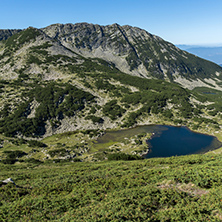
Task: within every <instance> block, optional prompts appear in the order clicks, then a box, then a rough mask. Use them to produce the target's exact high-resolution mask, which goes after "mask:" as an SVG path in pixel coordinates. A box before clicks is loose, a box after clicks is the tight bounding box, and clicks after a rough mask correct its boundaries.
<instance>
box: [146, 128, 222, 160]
mask: <svg viewBox="0 0 222 222" xmlns="http://www.w3.org/2000/svg"><path fill="white" fill-rule="evenodd" d="M148 144H149V147H150V151H149V153H148V154H146V155H145V158H152V157H170V156H181V155H189V154H195V153H204V152H206V151H209V150H211V149H216V148H219V147H220V146H221V143H220V142H219V141H218V140H217V139H216V138H215V137H213V136H209V135H205V134H200V133H195V132H192V131H191V130H189V129H188V128H187V127H173V126H162V127H161V128H160V130H159V131H158V133H156V134H155V135H154V136H153V137H152V138H151V139H149V140H148Z"/></svg>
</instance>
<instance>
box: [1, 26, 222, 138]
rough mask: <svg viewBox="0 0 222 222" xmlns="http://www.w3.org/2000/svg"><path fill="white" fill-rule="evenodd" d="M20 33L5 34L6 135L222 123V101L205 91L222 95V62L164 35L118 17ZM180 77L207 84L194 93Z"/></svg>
mask: <svg viewBox="0 0 222 222" xmlns="http://www.w3.org/2000/svg"><path fill="white" fill-rule="evenodd" d="M15 32H16V33H15V34H13V35H11V34H10V33H12V31H10V30H8V31H7V32H6V33H7V35H6V37H5V39H4V40H2V41H0V78H1V81H0V89H1V91H0V93H1V95H0V96H1V97H0V101H1V108H0V117H1V119H0V132H1V133H3V134H4V135H5V136H12V137H15V136H16V137H26V138H32V137H41V138H42V137H46V136H50V135H53V134H56V133H62V132H67V131H75V130H89V129H91V130H98V129H100V130H101V129H102V130H105V129H108V128H112V129H113V128H124V127H125V128H126V127H132V126H135V125H137V124H151V123H170V124H184V125H189V126H190V127H191V128H193V129H204V128H205V127H206V126H208V129H209V128H210V127H213V129H219V128H220V125H219V124H220V119H219V111H220V108H221V106H220V100H214V99H212V98H211V97H210V95H211V94H210V95H203V93H205V92H206V93H207V94H209V92H210V93H211V92H212V93H213V94H217V95H216V96H220V92H219V91H215V89H221V88H220V83H221V80H220V78H221V71H222V68H221V67H220V66H217V65H216V64H214V63H211V62H208V61H206V60H203V59H200V58H198V57H196V56H193V55H191V54H189V53H187V52H185V51H182V50H180V49H178V48H177V47H175V46H174V45H172V44H171V43H168V42H166V41H164V40H163V39H161V38H160V37H157V36H154V35H151V34H149V33H148V32H146V31H145V30H142V29H139V28H135V27H131V26H119V25H118V24H113V25H110V26H99V25H92V24H87V23H81V24H74V25H73V24H66V25H61V24H55V25H51V26H48V27H46V28H42V29H36V28H33V27H29V28H27V29H25V30H22V31H19V30H17V31H15ZM166 80H167V81H166ZM178 83H181V85H183V86H184V87H187V88H190V89H193V88H194V87H200V86H202V87H203V86H205V87H206V86H207V87H208V88H207V89H201V91H200V92H191V91H189V90H187V89H185V88H183V87H181V85H178ZM188 86H189V87H188ZM210 88H212V89H210ZM212 104H213V105H212Z"/></svg>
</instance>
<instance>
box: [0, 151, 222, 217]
mask: <svg viewBox="0 0 222 222" xmlns="http://www.w3.org/2000/svg"><path fill="white" fill-rule="evenodd" d="M8 177H11V178H12V179H13V180H14V181H15V183H16V185H17V187H16V186H15V185H13V184H8V185H4V186H1V187H0V197H1V198H0V221H49V220H52V221H221V220H222V201H221V196H222V156H221V155H213V154H212V155H206V154H205V155H192V156H181V157H171V158H159V159H148V160H137V161H104V162H98V163H90V162H82V163H80V162H78V163H53V162H49V163H19V164H18V163H17V164H14V165H4V164H1V163H0V180H4V179H7V178H8Z"/></svg>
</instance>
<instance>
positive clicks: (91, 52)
mask: <svg viewBox="0 0 222 222" xmlns="http://www.w3.org/2000/svg"><path fill="white" fill-rule="evenodd" d="M42 30H43V31H44V32H45V33H46V34H47V35H49V36H50V37H52V38H53V39H56V40H59V41H60V42H61V44H63V45H64V46H66V47H67V48H69V49H71V50H72V51H75V52H76V53H79V54H81V55H83V56H86V57H93V58H94V57H97V58H102V59H104V60H106V61H109V62H112V63H114V64H115V65H116V67H117V68H118V69H119V70H121V71H122V72H125V73H130V74H132V75H138V76H143V77H146V78H153V77H155V78H158V79H165V80H168V81H173V82H177V83H180V84H182V85H183V86H185V87H187V88H190V89H193V88H195V87H196V86H207V85H208V86H209V85H211V86H212V84H213V85H217V82H218V81H219V82H220V81H221V78H222V76H221V71H222V69H221V67H219V66H217V65H215V64H213V63H210V62H208V61H205V60H202V59H200V58H197V57H195V56H193V55H191V54H189V53H187V52H185V51H182V50H180V49H179V48H177V47H175V46H174V45H173V44H171V43H169V42H166V41H164V40H163V39H161V38H160V37H158V36H155V35H152V34H150V33H148V32H147V31H145V30H142V29H140V28H137V27H131V26H128V25H126V26H120V25H118V24H113V25H108V26H99V25H93V24H88V23H80V24H65V25H62V24H55V25H51V26H48V27H46V28H44V29H42ZM218 88H219V87H218Z"/></svg>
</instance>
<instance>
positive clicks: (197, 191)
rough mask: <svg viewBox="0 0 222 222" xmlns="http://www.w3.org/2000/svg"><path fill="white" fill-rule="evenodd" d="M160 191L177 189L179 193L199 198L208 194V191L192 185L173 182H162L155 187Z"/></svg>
mask: <svg viewBox="0 0 222 222" xmlns="http://www.w3.org/2000/svg"><path fill="white" fill-rule="evenodd" d="M157 187H158V188H160V189H177V190H179V191H182V192H185V193H188V194H189V195H191V196H198V197H201V196H203V195H206V194H208V193H209V191H208V190H204V189H201V188H200V187H198V186H196V185H195V184H193V183H188V184H185V183H174V182H173V181H171V180H169V181H164V182H163V183H161V184H160V185H158V186H157Z"/></svg>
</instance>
